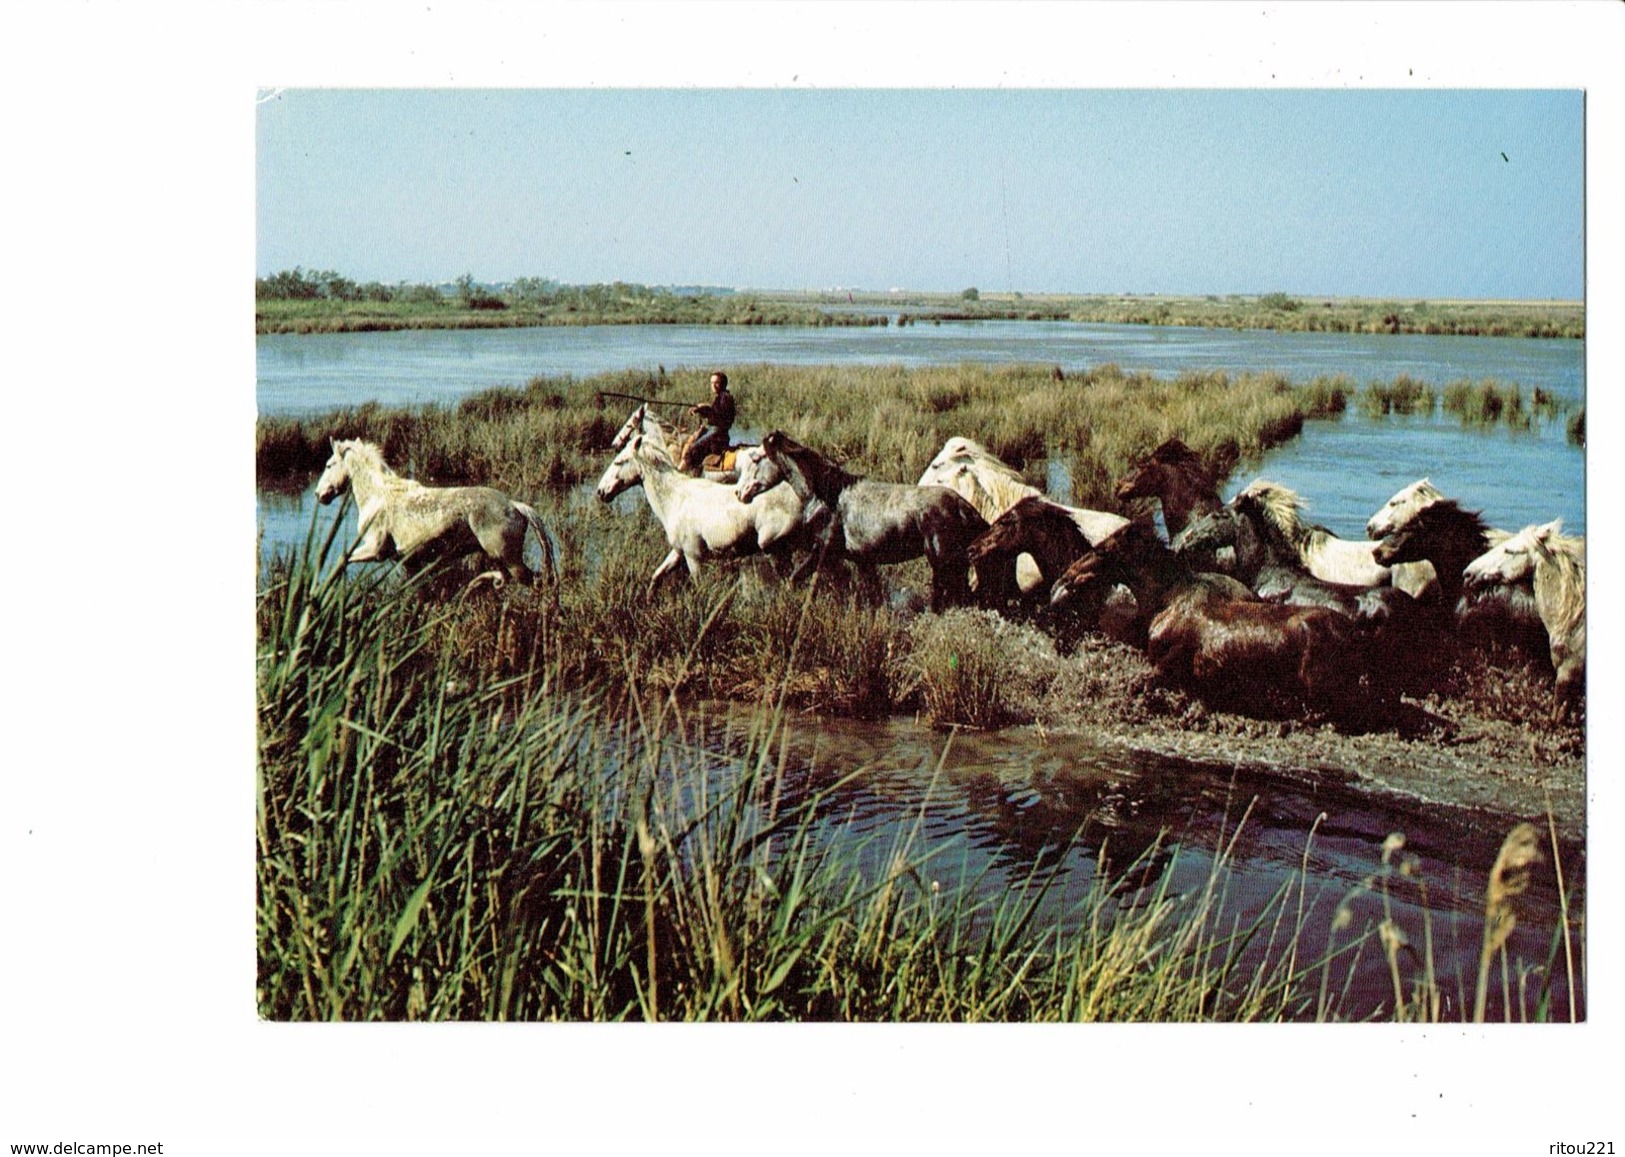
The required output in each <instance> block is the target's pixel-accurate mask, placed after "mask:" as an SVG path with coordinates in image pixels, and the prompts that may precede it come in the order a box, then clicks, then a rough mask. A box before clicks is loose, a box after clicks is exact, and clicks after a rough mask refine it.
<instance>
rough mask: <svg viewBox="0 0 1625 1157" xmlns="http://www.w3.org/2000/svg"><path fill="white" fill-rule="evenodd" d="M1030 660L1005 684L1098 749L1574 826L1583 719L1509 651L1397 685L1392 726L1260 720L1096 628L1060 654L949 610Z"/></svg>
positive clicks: (1031, 711) (1050, 722)
mask: <svg viewBox="0 0 1625 1157" xmlns="http://www.w3.org/2000/svg"><path fill="white" fill-rule="evenodd" d="M956 614H959V615H963V616H965V621H963V622H961V623H958V624H956V626H955V629H956V630H957V631H965V632H984V633H986V634H988V635H990V636H991V637H992V638H993V640H995V641H996V643H997V645H998V647H999V649H1000V650H1001V651H1002V652H1003V653H1004V654H1005V655H1006V656H1008V657H1010V658H1012V659H1015V660H1017V662H1016V663H1014V664H1013V667H1014V668H1019V669H1021V670H1024V671H1026V672H1028V684H1027V686H1025V687H1019V688H1014V689H1012V691H1011V698H1012V701H1013V702H1014V703H1015V704H1016V705H1017V707H1018V709H1019V710H1020V712H1021V714H1022V715H1023V716H1024V717H1025V718H1026V719H1027V720H1028V721H1029V725H1030V726H1034V727H1038V728H1041V729H1045V730H1048V731H1053V732H1060V733H1070V734H1078V735H1081V736H1085V737H1087V738H1088V739H1090V740H1091V741H1093V742H1095V743H1098V744H1100V745H1102V746H1106V747H1117V748H1121V749H1127V750H1135V751H1144V752H1151V753H1155V754H1159V755H1171V756H1176V757H1179V758H1182V759H1188V760H1194V761H1198V762H1201V763H1207V764H1212V765H1214V766H1216V767H1223V768H1238V767H1239V768H1242V769H1245V770H1247V771H1251V772H1257V773H1260V774H1264V775H1268V776H1273V777H1278V778H1281V779H1283V780H1290V781H1294V782H1298V783H1303V784H1309V785H1319V784H1325V783H1340V784H1343V785H1346V786H1349V787H1353V788H1356V789H1358V790H1368V791H1371V792H1375V793H1381V794H1384V795H1387V796H1390V797H1396V798H1400V799H1405V800H1409V801H1413V802H1420V803H1426V804H1430V805H1437V806H1444V807H1451V808H1459V809H1464V810H1470V811H1477V812H1483V813H1486V814H1487V815H1490V816H1493V817H1496V819H1497V820H1498V821H1499V820H1501V819H1506V818H1512V819H1528V820H1534V821H1538V822H1540V823H1541V824H1542V826H1544V823H1545V817H1546V815H1547V813H1548V812H1550V813H1551V815H1552V816H1553V818H1554V819H1555V821H1556V824H1557V827H1558V830H1559V832H1560V834H1561V835H1562V836H1563V837H1564V838H1568V839H1575V840H1583V839H1584V835H1585V772H1586V769H1585V734H1584V727H1583V724H1565V725H1561V726H1559V725H1553V724H1551V723H1550V721H1549V720H1547V719H1546V717H1545V716H1546V712H1547V710H1548V708H1549V704H1550V674H1549V669H1548V671H1546V672H1542V671H1541V670H1540V669H1539V666H1538V664H1535V663H1531V662H1529V661H1527V660H1526V659H1523V658H1521V657H1516V656H1491V657H1485V656H1477V655H1471V654H1469V655H1464V656H1462V657H1461V659H1460V660H1459V661H1458V662H1457V663H1456V664H1454V665H1453V666H1452V667H1451V668H1450V669H1449V670H1448V671H1447V673H1446V675H1445V678H1444V679H1443V681H1442V686H1441V689H1440V690H1438V691H1436V692H1434V693H1432V694H1430V695H1428V696H1427V697H1426V698H1411V697H1407V698H1406V699H1405V700H1404V702H1403V704H1402V710H1403V711H1404V713H1405V718H1404V719H1403V720H1401V721H1399V722H1398V723H1397V724H1392V725H1385V724H1384V723H1383V722H1381V721H1372V722H1370V723H1367V724H1364V725H1361V726H1350V725H1348V724H1347V723H1334V722H1330V721H1326V720H1317V719H1304V718H1288V719H1279V720H1277V719H1257V718H1249V717H1247V716H1242V715H1236V714H1230V713H1227V712H1222V711H1214V710H1211V709H1209V708H1208V707H1206V706H1205V705H1204V704H1202V703H1200V702H1199V701H1197V700H1195V699H1193V698H1191V697H1189V696H1187V695H1185V694H1184V693H1182V692H1180V691H1177V690H1171V689H1168V688H1163V687H1159V686H1156V685H1155V684H1154V682H1153V681H1152V678H1151V669H1150V665H1149V664H1148V663H1147V662H1146V660H1145V657H1144V656H1143V654H1142V653H1140V652H1139V651H1137V650H1134V649H1132V648H1130V647H1127V646H1124V645H1121V644H1118V643H1113V642H1109V641H1106V640H1104V639H1101V638H1099V637H1096V636H1089V637H1086V638H1084V639H1083V640H1082V641H1081V642H1080V643H1079V644H1078V645H1077V647H1076V649H1075V650H1074V651H1073V652H1072V653H1071V654H1067V655H1061V654H1058V653H1057V652H1056V650H1055V647H1054V644H1053V643H1052V642H1051V640H1050V639H1049V638H1048V636H1046V635H1044V634H1042V633H1040V632H1038V631H1035V630H1033V629H1031V628H1029V627H1025V626H1021V625H1018V624H1014V623H1008V622H1005V621H1003V620H1000V619H997V618H996V617H993V616H987V615H982V614H980V613H974V612H956Z"/></svg>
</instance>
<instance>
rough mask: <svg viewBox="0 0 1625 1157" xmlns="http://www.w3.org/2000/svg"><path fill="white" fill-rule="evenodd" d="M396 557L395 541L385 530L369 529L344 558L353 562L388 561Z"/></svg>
mask: <svg viewBox="0 0 1625 1157" xmlns="http://www.w3.org/2000/svg"><path fill="white" fill-rule="evenodd" d="M394 557H395V543H394V540H393V539H391V538H390V536H389V532H388V531H385V530H368V531H367V533H366V534H365V535H363V536H362V539H361V541H360V542H358V543H356V547H355V549H354V550H352V551H351V552H350V553H349V555H348V557H346V559H345V560H344V561H345V562H346V563H351V562H387V561H388V560H389V559H391V558H394Z"/></svg>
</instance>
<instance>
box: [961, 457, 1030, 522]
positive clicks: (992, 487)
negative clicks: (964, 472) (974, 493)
mask: <svg viewBox="0 0 1625 1157" xmlns="http://www.w3.org/2000/svg"><path fill="white" fill-rule="evenodd" d="M981 465H982V468H981V469H978V470H973V471H972V472H971V477H972V478H974V479H975V480H976V484H977V486H978V487H980V488H981V489H982V491H983V492H984V493H986V494H987V496H988V498H989V499H991V500H992V502H993V503H994V504H995V505H996V506H997V507H998V509H1000V510H1001V511H1003V510H1009V509H1010V508H1011V507H1013V506H1015V505H1016V504H1017V503H1019V502H1021V501H1022V500H1023V499H1026V498H1042V497H1043V494H1042V492H1040V491H1039V489H1038V488H1037V487H1036V486H1030V485H1028V484H1027V483H1026V482H1025V481H1023V479H1022V477H1021V475H1020V474H1019V473H1017V472H1016V471H1014V470H1012V469H1011V468H1010V467H1008V466H1006V465H1005V464H1004V463H1003V462H1000V461H999V460H998V459H997V458H993V457H989V458H987V459H985V460H983V462H982V463H981Z"/></svg>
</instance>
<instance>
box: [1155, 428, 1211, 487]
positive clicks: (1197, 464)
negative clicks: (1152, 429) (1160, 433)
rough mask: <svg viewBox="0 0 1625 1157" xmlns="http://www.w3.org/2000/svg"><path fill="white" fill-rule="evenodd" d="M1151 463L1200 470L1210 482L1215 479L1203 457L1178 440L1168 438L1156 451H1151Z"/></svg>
mask: <svg viewBox="0 0 1625 1157" xmlns="http://www.w3.org/2000/svg"><path fill="white" fill-rule="evenodd" d="M1151 461H1153V462H1157V463H1160V464H1161V465H1163V466H1180V467H1183V468H1185V469H1190V470H1198V471H1200V472H1201V473H1202V474H1203V476H1204V477H1206V478H1208V479H1209V480H1211V479H1212V477H1213V472H1212V471H1211V470H1209V469H1208V468H1207V463H1206V462H1204V461H1202V456H1201V455H1200V454H1198V453H1197V452H1196V451H1195V450H1192V449H1191V448H1190V447H1189V446H1187V445H1185V443H1183V442H1181V441H1180V440H1179V439H1178V438H1168V439H1166V440H1165V441H1164V442H1163V443H1162V444H1161V445H1160V446H1158V447H1157V448H1156V449H1155V450H1153V451H1151Z"/></svg>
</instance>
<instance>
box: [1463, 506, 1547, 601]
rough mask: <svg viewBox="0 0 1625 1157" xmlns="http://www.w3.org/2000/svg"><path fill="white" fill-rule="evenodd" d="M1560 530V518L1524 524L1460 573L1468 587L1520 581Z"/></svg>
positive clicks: (1532, 568)
mask: <svg viewBox="0 0 1625 1157" xmlns="http://www.w3.org/2000/svg"><path fill="white" fill-rule="evenodd" d="M1562 532H1563V520H1562V519H1560V518H1558V519H1553V520H1552V521H1551V522H1546V523H1541V524H1539V525H1536V526H1526V527H1524V528H1523V529H1522V530H1520V531H1518V533H1517V534H1514V535H1513V536H1512V537H1510V538H1508V539H1506V540H1505V541H1504V542H1501V543H1498V544H1497V545H1495V546H1492V547H1491V548H1490V549H1489V550H1487V551H1485V552H1484V553H1483V554H1481V555H1479V556H1478V557H1477V558H1475V559H1474V560H1473V561H1472V562H1470V563H1468V564H1467V568H1466V569H1465V570H1463V571H1462V572H1461V574H1462V578H1463V579H1464V580H1465V581H1466V584H1467V586H1468V587H1478V586H1493V585H1494V584H1496V583H1515V582H1522V581H1523V580H1524V579H1525V578H1528V577H1530V576H1532V575H1533V574H1534V570H1535V563H1536V561H1537V558H1538V556H1539V555H1541V554H1548V555H1549V554H1550V553H1551V544H1552V542H1553V540H1555V539H1556V538H1557V537H1558V536H1559V535H1560V534H1562Z"/></svg>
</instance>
